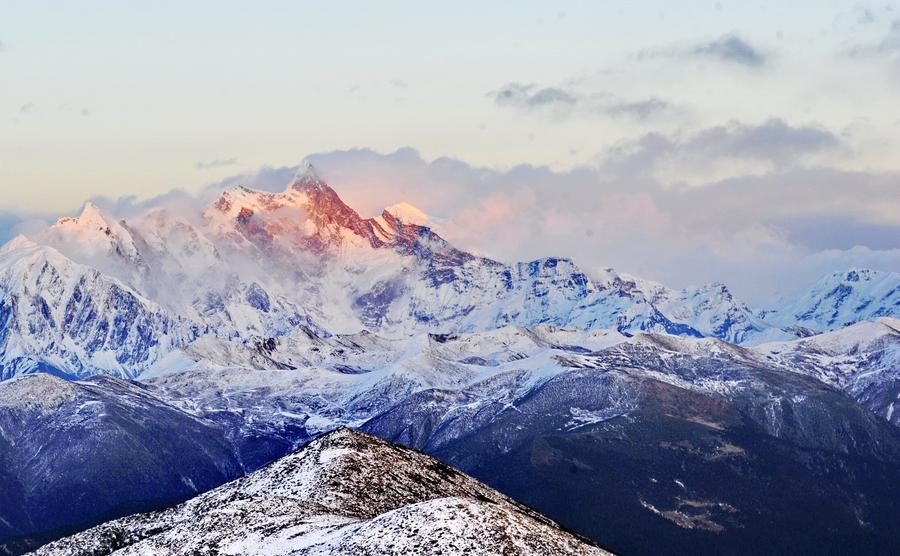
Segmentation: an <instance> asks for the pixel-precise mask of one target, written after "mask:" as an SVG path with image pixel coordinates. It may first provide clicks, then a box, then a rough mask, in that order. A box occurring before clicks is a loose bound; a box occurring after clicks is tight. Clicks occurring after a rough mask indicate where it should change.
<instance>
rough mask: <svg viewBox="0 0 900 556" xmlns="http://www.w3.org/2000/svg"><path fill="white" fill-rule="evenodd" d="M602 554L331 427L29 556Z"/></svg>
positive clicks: (397, 450) (430, 463) (425, 466)
mask: <svg viewBox="0 0 900 556" xmlns="http://www.w3.org/2000/svg"><path fill="white" fill-rule="evenodd" d="M218 553H223V554H247V555H250V554H261V553H265V554H273V555H275V554H285V555H287V554H292V555H299V554H303V555H307V554H308V555H312V554H398V555H399V554H438V553H440V554H444V555H453V554H460V555H462V554H467V555H468V554H476V555H477V554H523V555H532V554H533V555H535V556H538V555H555V554H559V555H563V554H584V555H603V554H609V553H608V552H606V551H604V550H602V549H599V548H597V547H595V546H593V545H591V544H590V543H589V542H588V541H586V540H584V539H581V538H579V537H577V536H575V535H573V534H571V533H569V532H567V531H565V530H563V529H562V528H560V526H558V525H557V524H556V523H554V522H552V521H551V520H549V519H547V518H546V517H544V516H542V515H540V514H538V513H536V512H534V511H532V510H530V509H528V508H526V507H524V506H522V505H520V504H518V503H516V502H514V501H512V500H510V499H509V498H507V497H505V496H503V495H501V494H500V493H498V492H496V491H494V490H493V489H491V488H489V487H487V486H485V485H483V484H482V483H480V482H478V481H476V480H475V479H472V478H471V477H469V476H467V475H465V474H463V473H461V472H459V471H457V470H455V469H453V468H452V467H449V466H447V465H445V464H442V463H440V462H438V461H437V460H434V459H432V458H430V457H428V456H426V455H424V454H422V453H419V452H416V451H414V450H411V449H408V448H403V447H400V446H398V445H395V444H391V443H389V442H386V441H384V440H380V439H377V438H375V437H373V436H369V435H367V434H363V433H360V432H356V431H353V430H351V429H348V428H345V427H342V428H339V429H337V430H335V431H333V432H331V433H329V434H327V435H325V436H323V437H320V438H319V439H317V440H315V441H313V442H312V443H310V444H309V445H307V446H306V447H304V448H302V449H300V450H298V451H297V452H294V453H293V454H290V455H288V456H286V457H284V458H282V459H280V460H278V461H276V462H275V463H273V464H271V465H269V466H267V467H265V468H263V469H260V470H259V471H256V472H255V473H252V474H250V475H248V476H246V477H243V478H241V479H238V480H236V481H233V482H231V483H228V484H226V485H223V486H222V487H219V488H217V489H215V490H212V491H210V492H208V493H206V494H203V495H200V496H198V497H196V498H194V499H192V500H190V501H188V502H186V503H184V504H182V505H180V506H177V507H174V508H171V509H168V510H164V511H161V512H154V513H148V514H140V515H135V516H131V517H126V518H123V519H118V520H115V521H111V522H108V523H106V524H103V525H100V526H98V527H94V528H92V529H89V530H87V531H84V532H82V533H79V534H77V535H74V536H72V537H68V538H65V539H62V540H60V541H57V542H54V543H52V544H49V545H47V546H45V547H43V548H41V549H39V550H37V551H36V552H34V554H37V555H44V556H48V555H63V554H65V555H85V556H86V555H91V556H99V555H106V554H116V555H138V554H218Z"/></svg>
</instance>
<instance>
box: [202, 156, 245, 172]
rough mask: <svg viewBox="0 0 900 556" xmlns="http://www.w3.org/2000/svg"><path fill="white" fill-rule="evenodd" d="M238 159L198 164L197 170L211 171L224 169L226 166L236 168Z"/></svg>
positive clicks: (224, 159) (216, 160) (223, 159)
mask: <svg viewBox="0 0 900 556" xmlns="http://www.w3.org/2000/svg"><path fill="white" fill-rule="evenodd" d="M237 162H238V160H237V158H222V159H219V158H217V159H215V160H208V161H206V162H203V161H201V162H198V163H197V169H198V170H209V169H210V168H223V167H225V166H234V165H235V164H237Z"/></svg>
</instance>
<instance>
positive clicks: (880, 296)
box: [761, 268, 900, 334]
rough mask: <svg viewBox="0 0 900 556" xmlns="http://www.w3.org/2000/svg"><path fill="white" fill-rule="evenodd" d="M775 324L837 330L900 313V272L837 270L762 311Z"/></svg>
mask: <svg viewBox="0 0 900 556" xmlns="http://www.w3.org/2000/svg"><path fill="white" fill-rule="evenodd" d="M761 316H762V317H763V320H764V321H765V322H768V323H770V324H773V325H775V326H780V327H787V328H797V329H800V330H804V329H805V330H807V331H808V332H807V334H810V333H818V332H825V331H828V330H836V329H838V328H841V327H844V326H847V325H850V324H856V323H858V322H862V321H866V320H872V319H876V318H878V317H900V274H897V273H896V272H881V271H877V270H869V269H862V268H856V269H851V270H849V271H847V272H835V273H833V274H829V275H828V276H825V277H824V278H822V279H821V280H819V281H818V282H816V283H815V284H813V285H812V286H811V287H810V288H809V289H807V290H806V291H805V292H802V293H800V294H799V295H796V296H793V297H791V298H788V299H785V300H784V301H783V302H782V304H781V305H780V306H779V307H776V308H774V309H771V310H768V311H765V312H763V313H762V315H761Z"/></svg>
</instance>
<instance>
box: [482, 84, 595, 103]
mask: <svg viewBox="0 0 900 556" xmlns="http://www.w3.org/2000/svg"><path fill="white" fill-rule="evenodd" d="M489 95H491V96H493V97H494V102H495V103H497V105H498V106H515V107H519V108H542V107H545V106H571V105H573V104H575V103H577V102H578V97H576V96H575V95H574V94H573V93H571V92H569V91H565V90H563V89H560V88H557V87H537V86H536V85H534V84H522V83H509V84H507V85H505V86H503V87H501V88H500V89H498V90H497V91H493V92H491V93H489Z"/></svg>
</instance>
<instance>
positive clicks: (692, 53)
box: [637, 33, 768, 68]
mask: <svg viewBox="0 0 900 556" xmlns="http://www.w3.org/2000/svg"><path fill="white" fill-rule="evenodd" d="M637 57H638V59H649V58H706V59H711V60H716V61H719V62H723V63H727V64H736V65H740V66H744V67H748V68H757V67H761V66H763V65H765V64H766V63H767V62H768V56H767V55H766V54H765V53H764V52H763V51H762V50H760V49H759V48H757V47H755V46H753V45H752V44H750V42H748V41H747V40H745V39H743V38H741V37H740V36H738V35H736V34H734V33H729V34H727V35H722V36H721V37H718V38H716V39H712V40H709V41H702V42H696V43H694V44H689V45H686V46H685V45H681V46H671V47H666V48H655V49H647V50H642V51H641V52H639V53H638V55H637Z"/></svg>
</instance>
